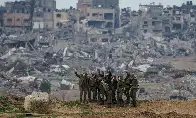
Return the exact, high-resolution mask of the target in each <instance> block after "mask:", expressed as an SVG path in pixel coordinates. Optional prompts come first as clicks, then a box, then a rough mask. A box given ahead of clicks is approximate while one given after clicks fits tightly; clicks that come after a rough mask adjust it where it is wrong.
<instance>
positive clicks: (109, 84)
mask: <svg viewBox="0 0 196 118" xmlns="http://www.w3.org/2000/svg"><path fill="white" fill-rule="evenodd" d="M105 83H106V84H107V88H108V89H107V90H106V93H107V101H108V107H109V108H110V107H111V105H112V73H111V71H109V72H108V75H107V76H106V81H105Z"/></svg>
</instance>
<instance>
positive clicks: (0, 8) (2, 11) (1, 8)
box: [0, 6, 6, 26]
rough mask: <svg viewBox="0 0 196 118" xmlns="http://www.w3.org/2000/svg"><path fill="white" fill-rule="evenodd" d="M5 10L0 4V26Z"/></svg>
mask: <svg viewBox="0 0 196 118" xmlns="http://www.w3.org/2000/svg"><path fill="white" fill-rule="evenodd" d="M5 12H6V9H5V7H3V6H0V26H3V14H4V13H5Z"/></svg>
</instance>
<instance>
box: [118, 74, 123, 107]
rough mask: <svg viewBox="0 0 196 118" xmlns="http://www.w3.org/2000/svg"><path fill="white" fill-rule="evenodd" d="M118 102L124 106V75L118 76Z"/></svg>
mask: <svg viewBox="0 0 196 118" xmlns="http://www.w3.org/2000/svg"><path fill="white" fill-rule="evenodd" d="M117 82H118V83H117V104H118V105H120V106H123V104H124V101H123V98H122V96H123V91H124V82H123V80H122V77H120V76H118V78H117Z"/></svg>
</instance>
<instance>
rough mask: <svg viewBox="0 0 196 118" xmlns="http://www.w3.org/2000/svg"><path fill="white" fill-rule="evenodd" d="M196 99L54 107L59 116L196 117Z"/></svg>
mask: <svg viewBox="0 0 196 118" xmlns="http://www.w3.org/2000/svg"><path fill="white" fill-rule="evenodd" d="M195 111H196V101H164V100H162V101H139V103H138V107H137V108H133V107H130V106H129V107H117V106H113V107H112V108H107V107H106V106H101V105H97V104H89V105H88V106H85V107H80V108H79V107H78V108H77V107H72V108H69V107H60V106H56V107H55V108H54V109H53V115H56V116H58V118H81V117H83V118H196V112H195Z"/></svg>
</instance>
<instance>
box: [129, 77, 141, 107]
mask: <svg viewBox="0 0 196 118" xmlns="http://www.w3.org/2000/svg"><path fill="white" fill-rule="evenodd" d="M131 78H132V83H131V86H132V87H131V92H130V95H131V98H132V104H133V106H134V107H136V93H137V91H138V86H139V85H138V81H137V78H136V77H135V75H133V74H132V75H131Z"/></svg>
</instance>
